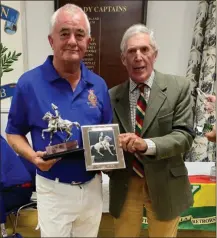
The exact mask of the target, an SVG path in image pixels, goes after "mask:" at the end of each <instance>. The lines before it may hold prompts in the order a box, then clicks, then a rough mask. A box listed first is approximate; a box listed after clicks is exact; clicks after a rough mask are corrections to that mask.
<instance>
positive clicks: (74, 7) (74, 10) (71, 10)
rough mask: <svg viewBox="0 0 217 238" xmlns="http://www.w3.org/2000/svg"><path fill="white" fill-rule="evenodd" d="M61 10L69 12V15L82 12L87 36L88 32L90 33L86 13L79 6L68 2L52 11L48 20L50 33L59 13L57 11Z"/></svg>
mask: <svg viewBox="0 0 217 238" xmlns="http://www.w3.org/2000/svg"><path fill="white" fill-rule="evenodd" d="M61 11H64V12H67V13H69V14H71V15H74V14H75V13H77V12H82V13H83V15H84V19H85V21H86V25H87V34H88V36H90V34H91V30H90V22H89V19H88V16H87V14H86V13H85V12H84V11H83V9H82V8H80V7H79V6H77V5H75V4H70V3H67V4H65V5H64V6H62V7H60V8H59V9H57V10H56V11H55V12H54V13H53V15H52V16H51V20H50V33H52V31H53V27H54V25H55V23H56V19H57V16H58V15H59V13H60V12H61Z"/></svg>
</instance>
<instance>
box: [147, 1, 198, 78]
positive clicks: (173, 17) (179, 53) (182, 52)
mask: <svg viewBox="0 0 217 238" xmlns="http://www.w3.org/2000/svg"><path fill="white" fill-rule="evenodd" d="M197 6H198V1H149V2H148V13H147V26H148V27H150V28H151V29H153V30H154V32H155V36H156V40H157V42H158V45H159V48H160V50H159V55H158V59H157V62H156V65H155V66H156V69H158V70H159V71H162V72H165V73H171V74H177V75H182V76H185V74H186V69H187V64H188V58H189V52H190V47H191V41H192V35H193V29H194V24H195V20H196V13H197Z"/></svg>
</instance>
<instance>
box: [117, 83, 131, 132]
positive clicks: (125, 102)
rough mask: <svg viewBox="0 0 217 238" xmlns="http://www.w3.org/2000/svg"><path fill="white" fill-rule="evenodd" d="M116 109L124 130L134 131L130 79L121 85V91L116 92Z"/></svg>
mask: <svg viewBox="0 0 217 238" xmlns="http://www.w3.org/2000/svg"><path fill="white" fill-rule="evenodd" d="M114 110H115V112H116V114H117V116H118V119H119V120H120V122H121V124H122V126H123V128H124V130H125V131H126V132H132V123H131V117H130V104H129V81H126V82H124V83H123V84H122V85H120V88H119V91H118V92H117V93H116V99H115V105H114Z"/></svg>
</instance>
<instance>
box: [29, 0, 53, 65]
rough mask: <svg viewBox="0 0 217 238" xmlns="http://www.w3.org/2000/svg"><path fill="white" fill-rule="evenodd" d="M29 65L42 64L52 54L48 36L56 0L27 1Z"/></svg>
mask: <svg viewBox="0 0 217 238" xmlns="http://www.w3.org/2000/svg"><path fill="white" fill-rule="evenodd" d="M25 4H26V28H27V52H28V67H29V69H31V68H34V67H35V66H38V65H40V64H42V63H43V62H44V61H45V60H46V58H47V56H48V55H49V54H52V50H51V48H50V45H49V42H48V39H47V36H48V34H49V22H50V17H51V15H52V14H53V12H54V1H25Z"/></svg>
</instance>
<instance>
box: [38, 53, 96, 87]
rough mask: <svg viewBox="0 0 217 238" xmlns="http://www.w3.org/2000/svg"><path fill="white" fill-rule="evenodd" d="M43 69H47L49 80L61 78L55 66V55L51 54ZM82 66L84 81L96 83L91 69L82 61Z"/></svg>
mask: <svg viewBox="0 0 217 238" xmlns="http://www.w3.org/2000/svg"><path fill="white" fill-rule="evenodd" d="M42 67H43V69H44V70H45V73H46V79H47V80H48V81H49V82H54V81H55V80H57V79H60V78H61V77H60V75H59V74H58V72H57V71H56V69H55V68H54V66H53V55H49V56H48V57H47V59H46V61H45V62H44V64H43V65H42ZM80 67H81V79H82V80H84V82H86V83H89V84H94V83H93V81H92V78H91V77H90V76H89V77H88V75H89V70H88V69H87V67H86V66H85V64H84V63H83V62H82V61H81V64H80Z"/></svg>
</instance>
